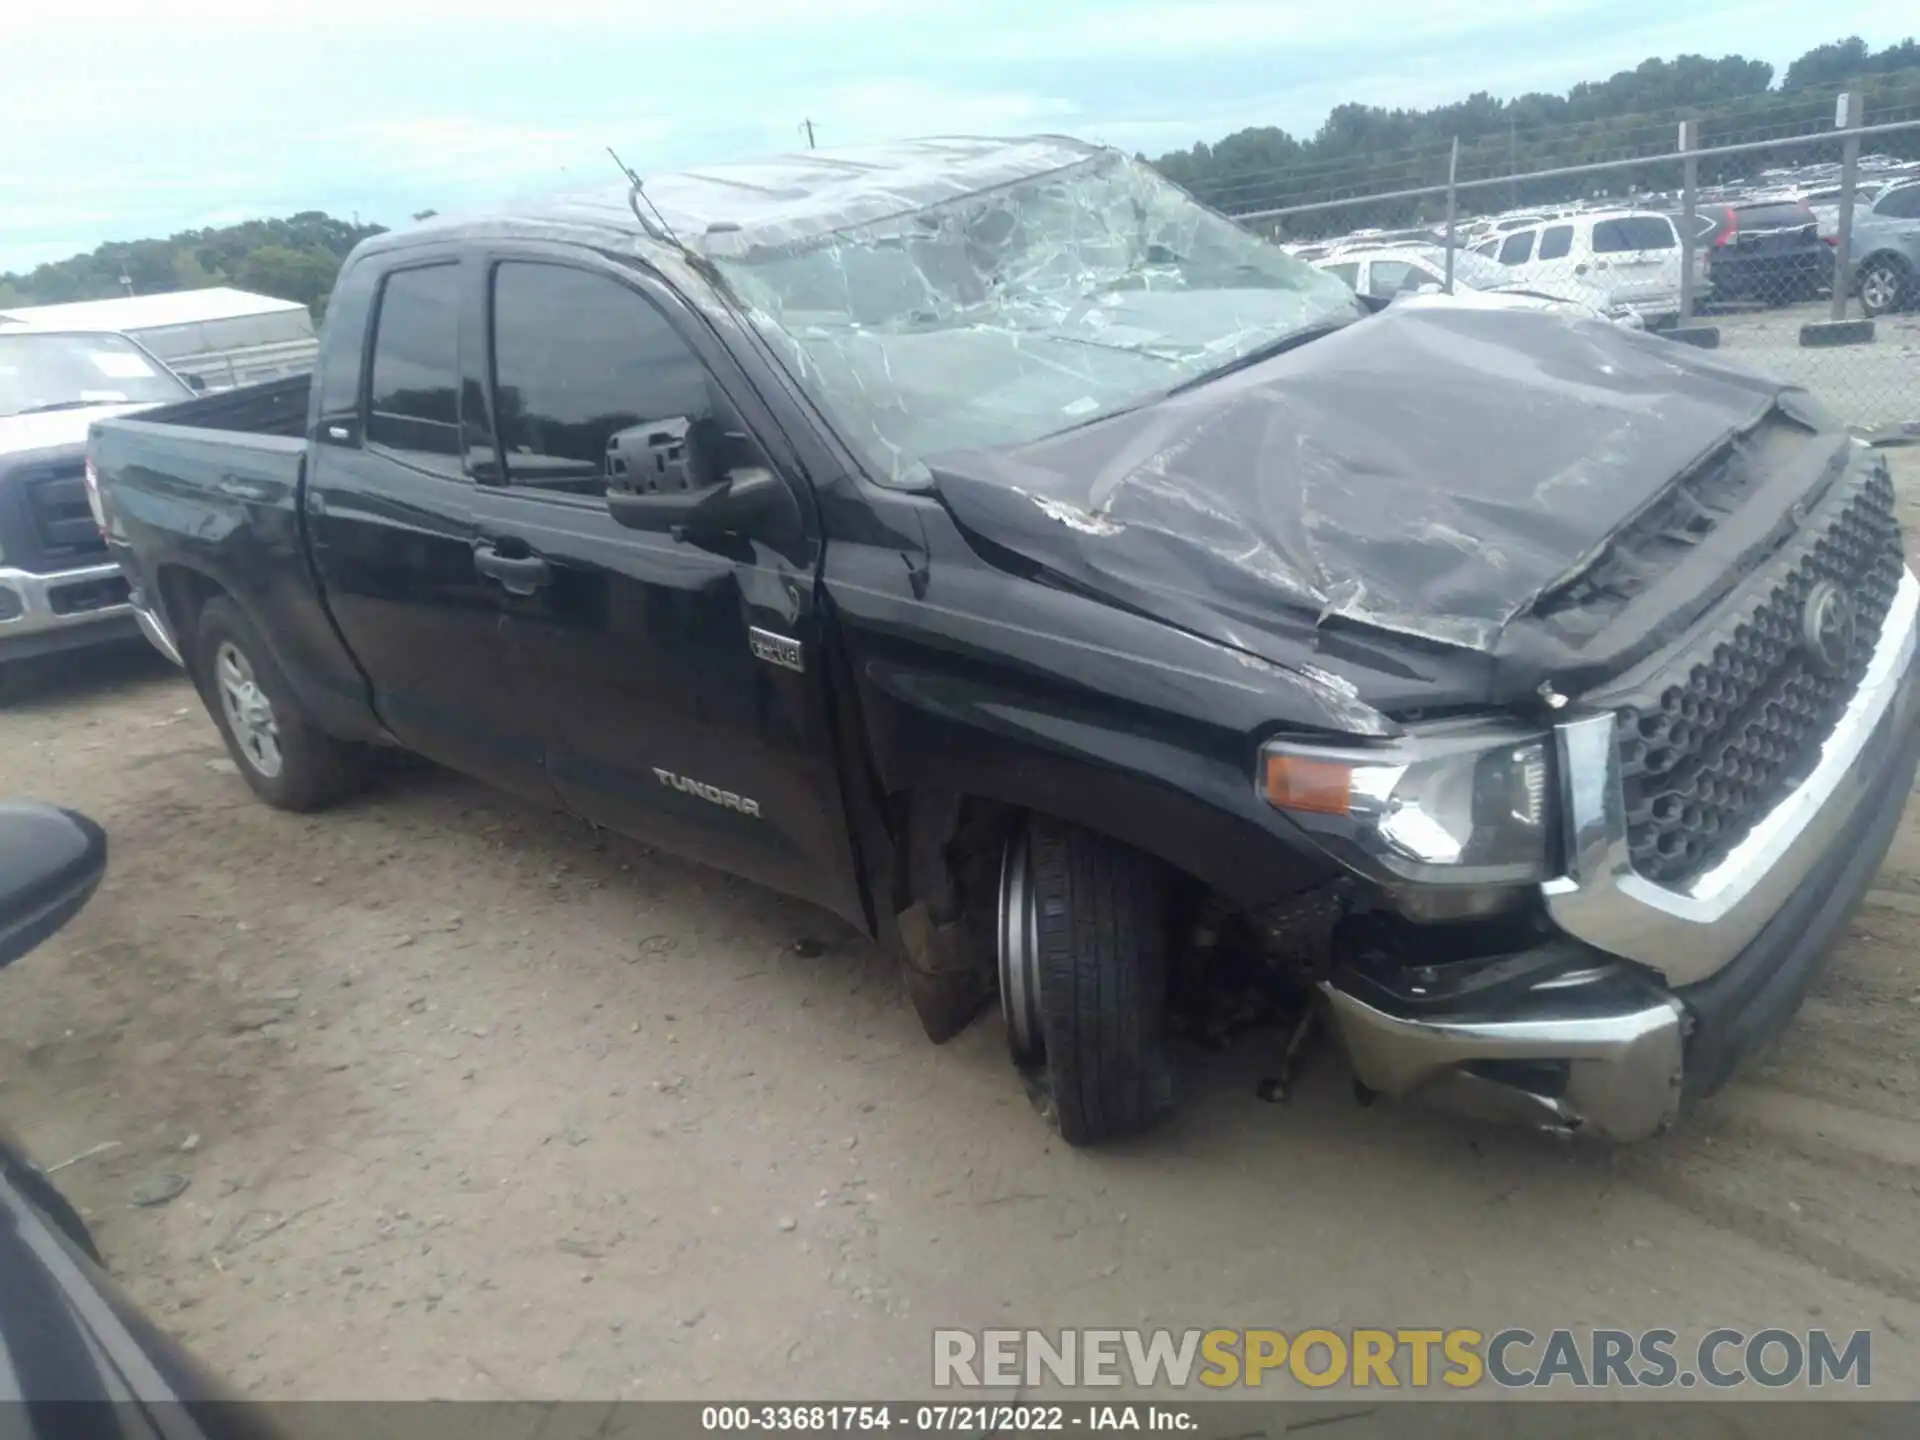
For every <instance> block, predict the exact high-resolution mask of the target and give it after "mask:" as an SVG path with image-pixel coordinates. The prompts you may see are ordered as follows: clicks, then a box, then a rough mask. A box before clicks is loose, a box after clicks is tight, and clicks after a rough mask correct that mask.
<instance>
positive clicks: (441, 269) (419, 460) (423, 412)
mask: <svg viewBox="0 0 1920 1440" xmlns="http://www.w3.org/2000/svg"><path fill="white" fill-rule="evenodd" d="M459 276H460V270H459V267H458V266H457V265H455V264H453V263H451V262H449V263H447V264H441V265H426V266H421V267H418V268H416V269H411V270H395V271H394V272H393V273H391V274H390V275H388V276H387V278H386V279H385V280H384V281H383V282H382V283H381V286H380V304H379V309H378V311H377V312H376V313H375V317H374V331H373V367H372V375H371V378H370V380H369V382H368V386H367V429H366V435H367V443H368V444H370V445H377V446H380V447H382V448H383V449H386V450H391V451H394V452H396V453H397V454H398V455H399V456H400V457H402V458H404V459H406V460H407V461H408V462H409V463H413V464H417V465H420V466H422V467H423V468H425V469H431V470H439V471H442V472H445V473H451V474H455V475H458V474H460V473H461V468H460V461H459V458H458V457H459V454H460V405H459V400H458V398H457V397H458V393H459V385H460V380H459V376H460V287H459Z"/></svg>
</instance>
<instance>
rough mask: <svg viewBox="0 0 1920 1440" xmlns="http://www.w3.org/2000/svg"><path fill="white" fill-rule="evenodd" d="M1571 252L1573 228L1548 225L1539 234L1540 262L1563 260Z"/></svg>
mask: <svg viewBox="0 0 1920 1440" xmlns="http://www.w3.org/2000/svg"><path fill="white" fill-rule="evenodd" d="M1572 252H1573V227H1572V226H1571V225H1549V226H1548V227H1547V228H1546V229H1544V230H1542V231H1541V232H1540V254H1539V257H1538V258H1540V259H1542V260H1563V259H1565V258H1566V257H1567V256H1568V255H1570V254H1571V253H1572Z"/></svg>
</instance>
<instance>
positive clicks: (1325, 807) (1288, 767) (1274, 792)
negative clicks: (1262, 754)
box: [1267, 755, 1353, 815]
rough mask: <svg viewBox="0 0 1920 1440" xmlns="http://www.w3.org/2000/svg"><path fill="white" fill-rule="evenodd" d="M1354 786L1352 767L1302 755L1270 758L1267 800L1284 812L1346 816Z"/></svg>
mask: <svg viewBox="0 0 1920 1440" xmlns="http://www.w3.org/2000/svg"><path fill="white" fill-rule="evenodd" d="M1352 786H1353V768H1352V767H1351V766H1348V765H1342V764H1339V763H1338V762H1336V761H1331V760H1308V759H1306V758H1305V757H1303V756H1299V755H1268V756H1267V799H1268V801H1269V802H1271V803H1272V804H1274V805H1277V806H1279V807H1280V808H1281V809H1282V810H1307V811H1311V812H1313V813H1314V814H1316V815H1345V814H1346V813H1347V803H1348V801H1349V800H1350V799H1351V795H1352Z"/></svg>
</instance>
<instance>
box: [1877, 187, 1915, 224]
mask: <svg viewBox="0 0 1920 1440" xmlns="http://www.w3.org/2000/svg"><path fill="white" fill-rule="evenodd" d="M1873 213H1874V214H1875V215H1878V216H1879V217H1880V218H1881V219H1883V220H1915V219H1920V185H1902V186H1900V187H1899V188H1898V189H1895V190H1889V191H1887V193H1886V194H1884V195H1882V196H1881V197H1880V200H1879V203H1878V204H1876V205H1875V206H1874V207H1873Z"/></svg>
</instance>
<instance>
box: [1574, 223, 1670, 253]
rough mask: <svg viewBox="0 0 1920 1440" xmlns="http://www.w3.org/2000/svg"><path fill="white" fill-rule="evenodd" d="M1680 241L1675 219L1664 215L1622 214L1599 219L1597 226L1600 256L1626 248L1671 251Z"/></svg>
mask: <svg viewBox="0 0 1920 1440" xmlns="http://www.w3.org/2000/svg"><path fill="white" fill-rule="evenodd" d="M1677 243H1678V241H1677V240H1676V239H1675V237H1674V233H1673V222H1672V221H1671V220H1669V219H1667V217H1666V216H1664V215H1622V216H1621V217H1620V218H1619V219H1617V220H1596V221H1595V222H1594V225H1593V249H1594V253H1595V254H1597V255H1618V254H1619V253H1620V252H1621V251H1623V250H1671V249H1673V247H1674V246H1675V245H1676V244H1677Z"/></svg>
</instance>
